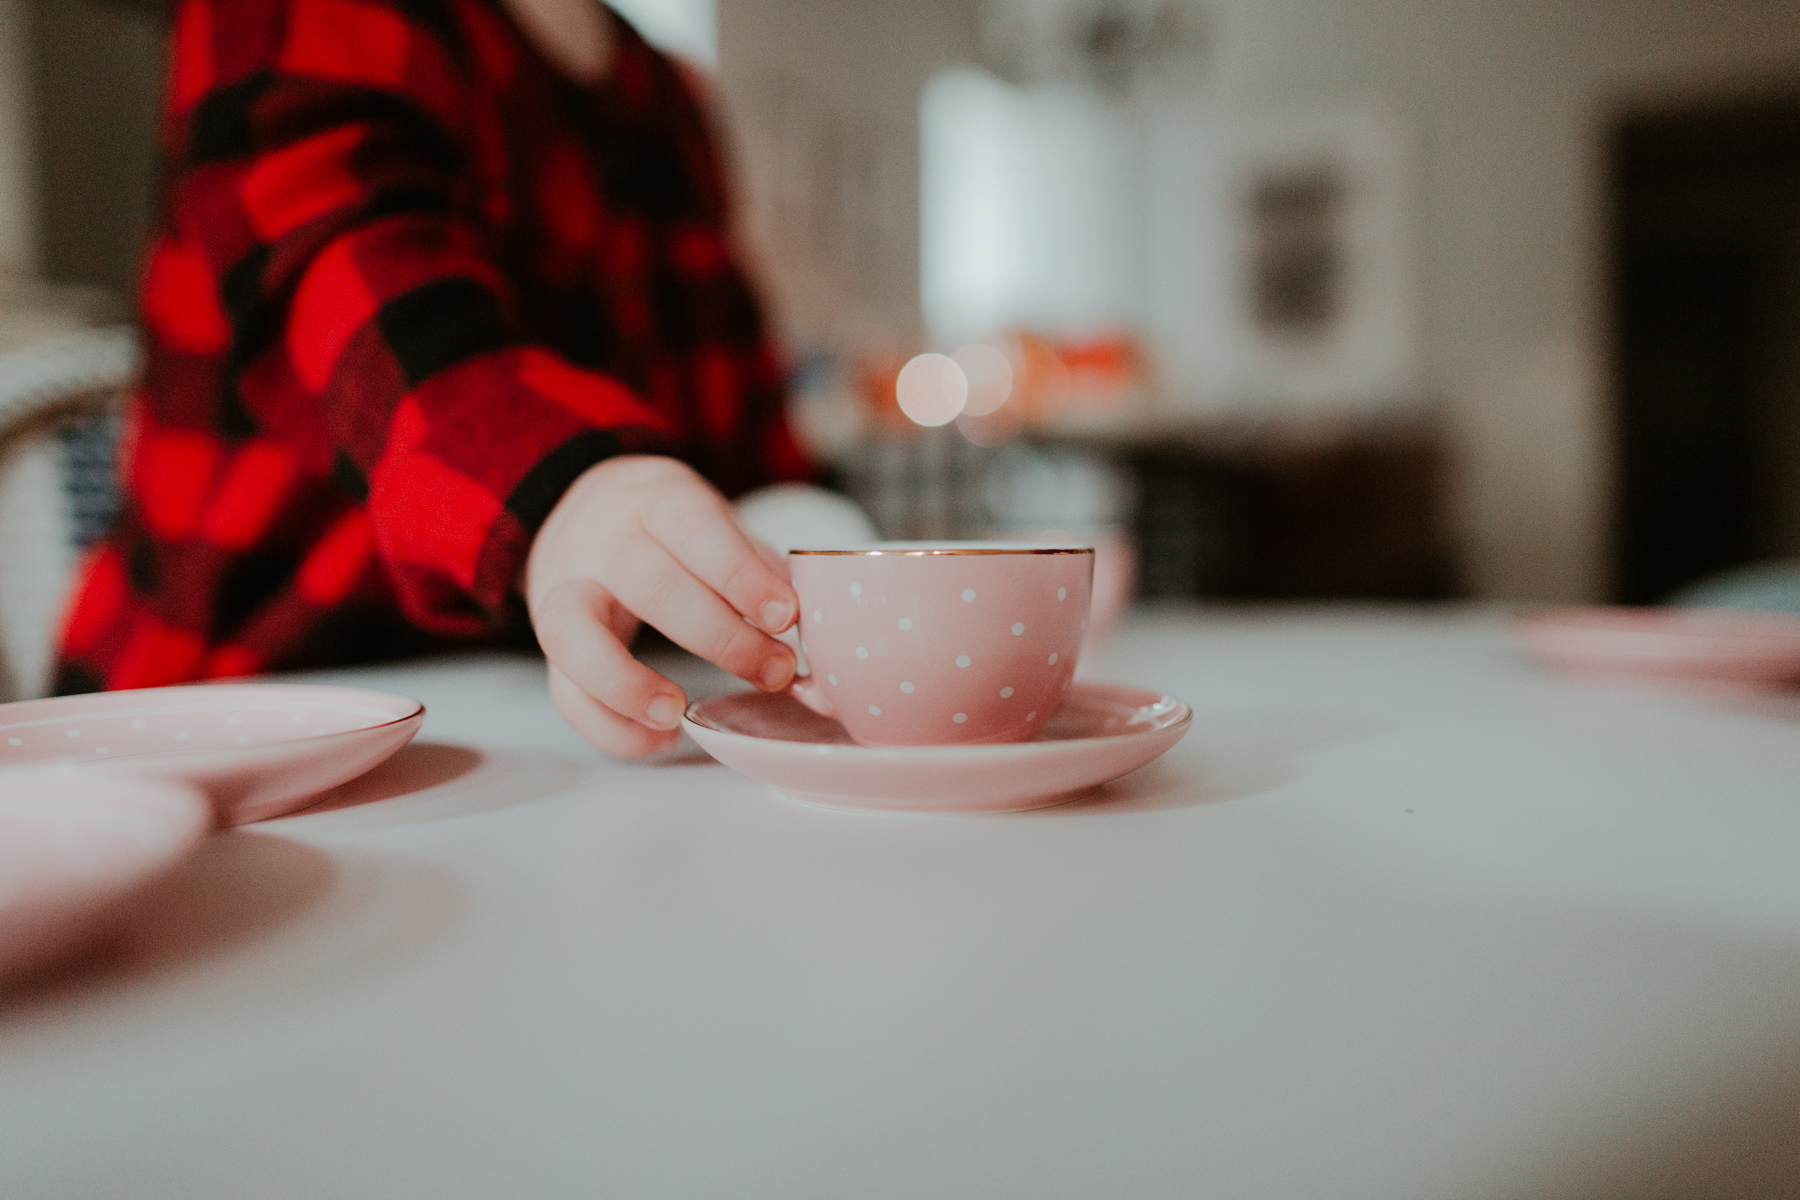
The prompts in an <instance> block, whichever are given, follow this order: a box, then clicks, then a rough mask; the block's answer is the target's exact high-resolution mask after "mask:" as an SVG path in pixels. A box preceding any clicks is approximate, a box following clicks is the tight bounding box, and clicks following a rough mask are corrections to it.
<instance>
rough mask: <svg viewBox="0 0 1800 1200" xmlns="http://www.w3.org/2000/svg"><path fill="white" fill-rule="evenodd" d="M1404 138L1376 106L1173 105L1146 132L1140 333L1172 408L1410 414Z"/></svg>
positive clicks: (1413, 341)
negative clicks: (1260, 109) (1402, 407)
mask: <svg viewBox="0 0 1800 1200" xmlns="http://www.w3.org/2000/svg"><path fill="white" fill-rule="evenodd" d="M1412 141H1413V139H1412V137H1411V136H1410V133H1409V131H1408V130H1407V129H1406V128H1405V126H1404V125H1402V124H1401V123H1400V122H1398V121H1396V120H1394V119H1393V118H1391V117H1388V116H1386V115H1385V114H1383V113H1381V112H1379V111H1377V110H1373V109H1364V108H1356V107H1353V106H1350V107H1341V108H1340V107H1334V108H1330V109H1319V110H1315V111H1302V112H1296V113H1285V114H1275V115H1270V114H1242V113H1239V114H1224V115H1221V114H1217V113H1211V112H1205V111H1198V110H1197V109H1196V107H1193V106H1190V107H1185V108H1183V107H1180V106H1172V107H1170V108H1168V109H1166V110H1164V111H1161V112H1159V113H1158V114H1157V116H1156V118H1155V119H1154V121H1153V124H1152V130H1151V134H1150V147H1149V149H1150V154H1149V162H1148V169H1149V186H1148V188H1147V189H1146V193H1147V199H1148V209H1149V220H1148V225H1147V237H1148V239H1149V247H1148V248H1149V254H1148V256H1147V263H1148V267H1147V269H1148V279H1147V285H1148V288H1147V290H1148V295H1149V300H1150V303H1149V304H1148V306H1147V314H1146V315H1147V321H1146V327H1147V332H1148V336H1149V340H1150V344H1151V346H1152V347H1153V349H1154V351H1155V357H1156V361H1157V365H1158V369H1159V371H1160V372H1161V374H1162V382H1163V385H1164V389H1165V391H1166V392H1167V394H1168V395H1169V397H1170V398H1171V401H1172V403H1173V404H1174V405H1175V406H1176V407H1177V408H1180V409H1183V410H1187V411H1195V412H1227V411H1244V410H1250V411H1259V412H1268V413H1284V412H1320V411H1345V410H1352V411H1354V410H1364V409H1369V408H1377V407H1388V406H1392V405H1396V404H1405V403H1410V402H1412V401H1414V400H1416V399H1417V398H1418V395H1419V392H1420V388H1421V383H1420V377H1421V373H1422V372H1421V365H1420V351H1419V331H1418V322H1419V312H1418V299H1417V283H1416V265H1415V256H1416V250H1415V238H1416V222H1415V218H1414V214H1413V199H1412V190H1413V189H1412V182H1411V181H1412V170H1413V169H1412V162H1413V158H1414V155H1413V152H1412Z"/></svg>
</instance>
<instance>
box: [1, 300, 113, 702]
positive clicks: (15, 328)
mask: <svg viewBox="0 0 1800 1200" xmlns="http://www.w3.org/2000/svg"><path fill="white" fill-rule="evenodd" d="M81 323H82V318H81V317H80V315H79V314H70V313H69V312H67V311H66V310H62V311H57V310H51V309H44V308H37V309H32V310H29V311H28V312H26V313H24V314H21V313H20V312H19V311H18V310H17V309H13V310H12V311H9V312H5V313H0V701H5V700H18V699H24V698H28V697H32V696H39V695H43V694H44V693H45V692H47V691H48V689H49V687H50V684H51V679H50V673H51V670H52V659H53V657H54V641H55V636H56V624H57V620H58V618H59V616H60V615H61V611H62V605H63V598H64V592H65V591H66V589H67V588H68V585H69V576H70V572H71V570H72V569H73V567H74V565H75V560H76V557H77V555H78V554H79V553H80V551H81V550H82V549H83V548H84V547H85V546H86V545H87V544H88V543H89V542H91V541H93V540H94V539H95V538H97V537H98V536H99V535H100V534H101V533H103V532H105V529H106V526H107V524H108V523H109V522H110V520H111V518H112V513H113V510H114V509H115V507H116V505H117V495H116V485H115V483H114V473H113V459H114V455H115V451H116V447H117V443H118V430H119V421H120V412H121V409H122V406H123V400H124V395H125V391H126V388H127V387H128V385H129V383H130V380H131V378H132V375H133V373H134V372H135V370H136V367H137V359H138V349H137V338H136V335H135V333H134V332H133V330H132V329H131V328H130V327H128V326H123V325H112V326H102V327H98V328H81V327H80V325H81Z"/></svg>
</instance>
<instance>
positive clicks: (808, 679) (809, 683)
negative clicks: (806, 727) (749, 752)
mask: <svg viewBox="0 0 1800 1200" xmlns="http://www.w3.org/2000/svg"><path fill="white" fill-rule="evenodd" d="M775 640H776V641H778V642H783V643H785V644H786V645H787V647H788V648H789V649H790V650H792V651H793V652H794V661H795V664H796V666H797V667H798V668H799V671H798V673H797V674H796V675H795V676H794V681H793V682H792V683H790V684H788V689H787V690H788V695H790V696H792V697H793V698H794V699H796V700H798V701H799V702H800V703H802V704H804V705H806V707H808V708H810V709H812V710H813V711H814V712H816V713H818V714H819V715H820V716H821V717H830V718H832V719H833V720H836V719H837V710H836V709H834V708H833V707H832V706H831V697H829V696H827V695H826V694H825V689H824V688H823V687H820V686H819V681H818V680H817V679H815V678H813V676H812V673H811V671H810V669H809V668H808V667H807V665H806V651H805V650H803V649H801V647H800V630H799V627H798V626H796V627H794V628H792V629H789V630H788V631H787V632H786V633H783V634H780V635H778V636H777V637H776V639H775Z"/></svg>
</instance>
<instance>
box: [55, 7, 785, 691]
mask: <svg viewBox="0 0 1800 1200" xmlns="http://www.w3.org/2000/svg"><path fill="white" fill-rule="evenodd" d="M614 23H615V27H616V47H615V53H614V58H613V63H612V68H611V70H610V72H609V74H608V76H607V78H606V79H605V80H604V81H603V82H602V83H600V84H599V85H596V86H586V85H581V84H577V83H575V82H573V81H571V80H570V79H569V78H567V77H566V76H564V75H563V74H561V73H560V72H559V71H558V70H557V69H556V68H555V67H553V66H552V65H551V64H550V63H549V62H548V61H547V60H546V59H544V58H543V57H542V55H541V54H540V53H539V51H538V50H537V49H536V47H535V46H534V45H533V44H532V43H531V42H530V41H529V40H528V39H527V37H526V36H525V35H524V34H522V33H521V32H520V31H519V30H518V29H517V27H516V26H515V25H514V24H513V23H512V22H511V20H510V19H509V18H508V17H507V16H506V14H505V12H504V10H503V9H501V8H500V7H498V4H497V0H180V2H179V3H178V4H177V6H176V12H175V29H174V53H173V67H172V71H171V75H170V80H169V85H168V98H167V102H166V104H167V107H166V112H165V116H164V121H163V128H162V134H161V139H162V145H161V152H162V156H163V163H164V167H163V171H164V184H163V191H162V199H161V209H160V214H159V220H158V226H157V232H156V235H155V238H154V241H153V244H152V247H151V250H150V254H149V257H148V260H147V265H146V274H145V279H144V285H143V292H142V306H143V324H144V330H145V337H146V342H147V346H146V360H145V368H144V373H143V377H142V380H141V384H140V386H139V388H138V390H137V393H136V395H135V397H134V399H133V402H132V404H131V408H130V413H129V418H128V422H127V429H126V434H125V437H124V441H123V444H122V446H121V458H120V461H121V474H122V477H123V484H124V491H125V502H124V508H123V512H122V514H121V516H120V518H119V520H118V523H117V525H116V526H115V528H114V529H113V530H112V532H111V534H110V535H109V536H108V537H107V538H106V539H105V541H104V542H102V543H101V544H100V545H99V546H98V547H97V548H96V549H95V551H94V552H93V553H92V554H91V555H90V556H89V557H88V559H87V560H86V561H85V563H84V566H83V568H82V571H81V574H80V577H79V580H78V583H77V588H76V591H75V594H74V596H73V598H72V600H71V603H70V607H69V610H68V615H67V617H66V619H65V625H64V630H63V637H62V658H61V662H60V666H59V671H58V675H57V687H58V690H59V691H62V692H73V691H89V690H96V689H101V688H127V687H147V686H154V685H158V684H168V683H176V682H180V681H184V680H191V679H198V678H208V677H218V676H229V675H244V674H250V673H254V672H258V671H262V670H265V669H272V668H284V667H296V666H303V665H316V664H324V663H331V662H344V661H353V660H356V659H360V658H369V657H377V656H387V655H392V654H395V653H397V652H406V651H411V650H417V649H423V648H426V647H428V646H430V645H432V644H435V643H441V642H444V641H447V640H458V639H461V640H467V639H475V638H481V637H485V636H490V635H492V634H494V633H495V632H497V631H499V630H501V629H503V628H506V627H508V626H510V627H512V628H514V629H517V628H518V622H519V619H520V617H521V614H520V612H519V605H518V600H517V598H516V596H515V595H514V585H515V581H516V580H517V578H518V575H519V572H520V568H521V565H522V563H523V561H524V556H525V554H526V551H527V549H528V548H529V545H530V540H531V537H532V535H533V534H534V532H535V531H536V529H537V527H538V525H539V524H540V523H541V522H542V521H543V519H544V517H545V516H546V515H547V514H548V512H549V510H550V508H551V507H552V506H553V505H554V504H555V503H556V501H557V499H558V498H559V497H560V496H561V495H562V493H563V491H564V490H565V489H566V488H567V486H568V485H569V484H570V483H571V482H573V481H574V479H575V477H576V476H577V475H579V474H580V473H581V472H582V471H584V470H585V469H586V468H588V467H590V466H592V465H593V464H594V463H596V462H598V461H600V460H602V459H604V458H606V457H607V456H608V455H611V454H615V453H619V452H621V451H626V450H637V449H655V450H663V451H666V452H670V453H674V454H676V455H677V456H679V457H681V458H684V459H686V460H687V461H688V462H690V463H692V464H693V465H694V466H695V467H697V468H698V469H699V470H700V471H701V472H702V473H703V474H705V475H706V476H707V477H708V478H710V479H711V480H713V482H715V483H716V484H718V485H719V486H720V487H721V488H722V489H723V490H724V491H726V492H727V493H728V494H733V493H737V492H740V491H743V490H745V489H747V488H749V487H751V486H754V485H756V484H759V483H762V482H766V481H769V480H772V479H783V478H795V477H799V476H801V475H803V474H804V473H805V472H806V470H807V464H806V462H805V460H804V457H803V456H802V454H801V453H800V452H799V450H798V449H797V448H796V447H795V445H794V443H793V442H792V440H791V438H790V437H789V434H788V431H787V427H786V425H785V423H784V420H783V417H782V405H781V392H780V383H779V378H778V373H777V368H776V365H775V361H774V358H773V356H772V354H771V352H770V349H769V346H768V343H767V340H766V338H765V336H764V331H763V323H762V318H761V316H760V315H759V312H758V309H757V305H756V302H755V300H754V298H753V296H752V294H751V291H750V288H749V286H748V284H747V282H746V280H745V277H744V274H743V272H742V271H741V270H740V269H739V267H738V265H737V264H736V263H735V262H734V260H733V257H732V253H731V250H730V248H729V246H728V244H727V228H726V212H725V196H724V187H723V181H722V178H721V171H720V167H719V163H718V159H717V157H716V155H715V152H714V149H713V146H712V144H711V140H710V137H709V133H708V129H707V121H706V117H705V114H704V113H703V111H702V110H701V107H700V105H699V103H698V101H697V99H696V96H695V93H694V91H693V89H692V87H691V86H690V81H689V80H687V79H686V78H684V76H683V74H682V72H681V71H680V70H679V69H678V68H677V67H676V66H675V65H674V64H672V63H671V62H670V61H669V60H668V59H666V58H664V57H662V56H661V55H660V54H658V53H657V52H655V51H654V50H652V49H651V48H650V47H648V46H647V45H646V44H645V43H644V42H643V41H642V40H641V39H640V38H639V37H638V35H637V34H636V33H635V32H633V31H632V30H631V29H630V28H629V27H628V26H626V25H625V23H624V22H623V21H617V20H615V22H614Z"/></svg>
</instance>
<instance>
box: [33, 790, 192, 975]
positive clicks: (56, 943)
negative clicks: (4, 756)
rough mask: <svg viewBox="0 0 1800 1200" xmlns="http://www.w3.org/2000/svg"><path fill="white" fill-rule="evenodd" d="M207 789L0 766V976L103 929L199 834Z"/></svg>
mask: <svg viewBox="0 0 1800 1200" xmlns="http://www.w3.org/2000/svg"><path fill="white" fill-rule="evenodd" d="M211 821H212V813H211V810H210V807H209V806H208V804H207V801H206V797H204V796H202V795H201V794H200V793H199V792H198V791H196V790H195V789H193V788H191V787H182V786H179V785H177V784H172V783H161V782H157V781H154V780H144V779H115V778H109V777H105V776H93V775H87V774H83V775H80V776H71V775H69V774H66V773H64V772H62V771H59V770H56V769H54V768H52V769H48V770H44V771H6V772H0V982H4V981H10V980H12V979H14V978H16V977H18V976H19V975H21V974H24V973H26V972H29V971H31V970H33V969H36V968H42V967H46V966H49V965H50V964H52V963H53V962H54V961H55V960H56V959H58V958H59V957H62V956H63V955H65V954H69V953H73V952H74V951H76V950H79V949H80V948H81V947H82V946H83V945H85V944H86V943H87V942H89V941H90V940H91V939H92V938H94V937H95V936H97V935H98V934H100V933H101V932H103V931H104V929H105V927H106V924H107V921H108V920H109V918H111V917H112V916H113V915H114V914H115V913H116V911H117V906H118V904H119V903H120V901H121V899H122V898H124V897H128V896H129V895H130V893H132V892H133V891H135V890H136V889H137V888H139V887H141V886H142V885H144V884H146V883H148V882H149V881H151V880H152V879H154V878H156V877H157V876H158V875H161V874H162V873H163V872H164V871H167V870H168V869H169V868H170V867H172V866H173V865H174V864H175V863H176V862H178V861H179V860H180V859H181V858H182V857H183V856H184V855H186V854H187V852H188V851H189V850H191V849H193V847H194V846H195V845H197V844H198V843H199V841H200V839H201V838H202V837H203V836H205V834H206V831H207V828H208V827H209V826H210V824H211Z"/></svg>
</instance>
